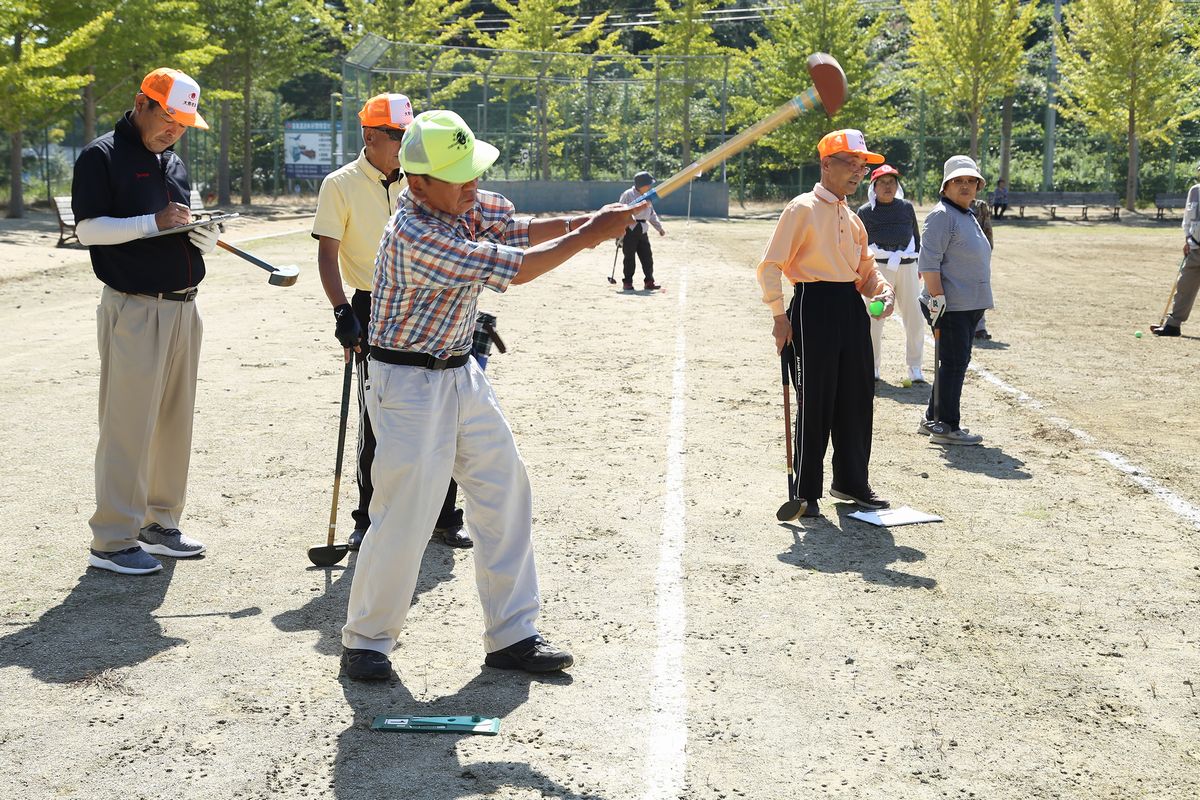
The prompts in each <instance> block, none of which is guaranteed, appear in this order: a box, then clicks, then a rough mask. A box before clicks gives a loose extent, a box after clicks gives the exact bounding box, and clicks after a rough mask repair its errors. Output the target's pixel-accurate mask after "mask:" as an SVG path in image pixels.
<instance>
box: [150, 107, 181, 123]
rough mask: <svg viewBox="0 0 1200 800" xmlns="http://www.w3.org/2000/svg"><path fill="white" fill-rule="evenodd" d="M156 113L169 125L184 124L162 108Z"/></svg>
mask: <svg viewBox="0 0 1200 800" xmlns="http://www.w3.org/2000/svg"><path fill="white" fill-rule="evenodd" d="M155 113H156V114H157V115H158V118H159V120H161V121H162V122H165V123H166V124H168V125H183V123H182V122H180V121H179V120H177V119H175V118H174V117H172V116H171V115H170V114H168V113H167V112H165V111H163V110H161V109H160V110H158V111H156V112H155Z"/></svg>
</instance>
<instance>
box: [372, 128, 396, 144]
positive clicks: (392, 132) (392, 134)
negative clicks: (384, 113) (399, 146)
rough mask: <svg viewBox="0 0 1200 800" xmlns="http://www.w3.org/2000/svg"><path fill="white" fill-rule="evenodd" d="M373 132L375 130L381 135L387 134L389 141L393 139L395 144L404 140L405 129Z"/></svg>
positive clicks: (384, 129) (387, 129)
mask: <svg viewBox="0 0 1200 800" xmlns="http://www.w3.org/2000/svg"><path fill="white" fill-rule="evenodd" d="M371 130H375V131H379V132H380V133H385V134H387V137H388V138H389V139H391V140H392V141H393V142H398V141H400V140H401V139H403V138H404V129H403V128H372V129H371Z"/></svg>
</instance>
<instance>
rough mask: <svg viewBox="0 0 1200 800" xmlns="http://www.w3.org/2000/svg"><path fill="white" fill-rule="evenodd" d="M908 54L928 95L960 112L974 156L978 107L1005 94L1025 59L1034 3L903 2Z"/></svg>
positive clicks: (995, 0)
mask: <svg viewBox="0 0 1200 800" xmlns="http://www.w3.org/2000/svg"><path fill="white" fill-rule="evenodd" d="M904 9H905V11H907V12H908V17H909V19H910V20H912V29H913V36H912V44H911V46H910V48H909V57H910V58H911V59H912V62H913V64H914V65H915V67H916V78H917V81H918V82H919V84H920V85H921V86H922V87H923V88H924V89H925V90H926V92H927V93H928V96H929V97H930V98H931V99H934V100H935V101H936V102H938V103H941V104H942V105H943V106H944V107H945V108H947V109H949V110H953V111H959V112H961V113H963V114H965V115H966V117H967V124H968V126H969V129H970V131H971V146H970V154H971V157H972V158H978V157H979V125H980V118H981V116H982V113H983V110H984V107H985V106H986V105H987V104H988V103H989V102H990V101H992V100H998V99H1000V98H1002V97H1005V96H1006V95H1008V94H1011V93H1012V91H1013V88H1014V86H1015V85H1016V82H1017V79H1018V76H1019V75H1020V72H1021V68H1022V66H1023V65H1024V58H1025V40H1026V37H1028V36H1029V34H1030V31H1031V29H1032V25H1033V21H1034V19H1035V18H1036V16H1037V13H1038V5H1037V3H1026V4H1025V5H1024V6H1022V5H1021V3H1020V2H1019V0H905V2H904Z"/></svg>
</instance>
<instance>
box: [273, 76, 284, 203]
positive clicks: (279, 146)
mask: <svg viewBox="0 0 1200 800" xmlns="http://www.w3.org/2000/svg"><path fill="white" fill-rule="evenodd" d="M282 114H283V112H282V111H281V110H280V108H279V95H278V94H276V95H275V146H274V147H272V148H271V150H273V151H274V159H273V160H274V162H275V176H274V179H273V180H272V182H271V193H272V195H273V196H275V197H279V162H280V159H281V154H282V153H283V117H282Z"/></svg>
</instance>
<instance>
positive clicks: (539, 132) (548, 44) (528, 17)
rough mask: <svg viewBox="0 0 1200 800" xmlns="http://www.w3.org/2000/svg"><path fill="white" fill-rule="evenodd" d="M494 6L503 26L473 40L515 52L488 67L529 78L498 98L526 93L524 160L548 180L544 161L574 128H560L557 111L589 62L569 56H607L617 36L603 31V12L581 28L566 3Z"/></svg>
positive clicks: (532, 0)
mask: <svg viewBox="0 0 1200 800" xmlns="http://www.w3.org/2000/svg"><path fill="white" fill-rule="evenodd" d="M495 5H496V7H497V8H498V9H500V10H501V11H503V12H504V13H505V14H508V16H509V19H510V21H509V24H508V27H506V28H505V29H504V30H501V31H497V32H495V33H482V32H481V33H479V35H478V36H479V41H480V43H481V44H482V45H483V46H484V47H491V48H496V49H503V50H511V51H517V52H509V53H502V54H498V55H497V56H496V58H495V60H494V62H493V63H492V65H491V67H490V69H494V70H496V71H498V72H503V73H507V74H518V75H528V76H530V77H531V78H532V80H531V81H523V82H519V83H517V82H514V83H508V84H506V87H505V90H504V96H505V98H506V99H508V100H509V101H512V100H513V99H515V97H516V95H517V94H518V93H525V92H527V91H531V92H532V94H533V98H532V101H533V102H532V109H531V112H530V114H531V120H530V121H531V123H532V125H533V128H534V141H533V148H532V152H529V151H527V157H529V158H532V159H535V163H536V164H537V172H538V175H539V177H540V178H541V179H542V180H549V179H550V157H551V156H552V155H556V156H561V155H562V152H563V146H564V143H565V141H566V138H567V137H568V136H569V135H571V134H572V133H574V132H575V131H576V130H578V126H568V125H566V123H565V120H564V118H563V114H562V110H563V108H564V106H565V105H566V104H567V103H569V102H570V100H571V95H572V93H574V92H577V91H578V88H577V87H578V85H579V81H581V80H582V79H584V78H585V76H586V75H587V73H588V70H589V69H590V68H591V61H590V59H585V58H578V57H574V58H572V57H570V54H573V53H585V52H595V53H607V52H611V51H613V50H614V49H615V47H616V37H617V34H616V33H615V32H614V33H609V34H607V35H606V34H605V33H604V21H605V20H606V19H607V17H608V15H607V13H601V14H598V15H596V16H595V17H593V18H592V19H591V20H590V21H589V22H588V23H587V24H583V25H581V24H580V22H579V17H577V16H574V15H572V14H570V13H569V12H568V11H567V9H569V8H574V7H576V6H577V3H575V2H572V0H521V2H519V3H518V2H515V1H513V2H510V0H498V2H496V4H495ZM531 51H532V52H531ZM543 53H551V54H562V55H563V56H564V57H558V58H556V57H555V56H553V55H551V56H544V55H542V54H543Z"/></svg>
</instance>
